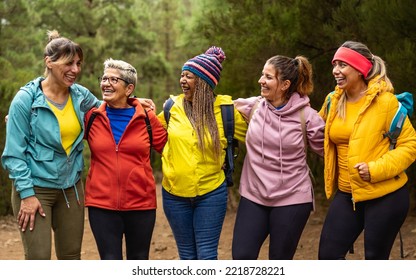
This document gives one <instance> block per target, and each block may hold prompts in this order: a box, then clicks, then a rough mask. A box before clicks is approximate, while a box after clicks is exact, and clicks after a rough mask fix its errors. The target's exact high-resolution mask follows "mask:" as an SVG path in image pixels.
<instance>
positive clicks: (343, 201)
mask: <svg viewBox="0 0 416 280" xmlns="http://www.w3.org/2000/svg"><path fill="white" fill-rule="evenodd" d="M355 208H356V209H355V211H354V210H353V205H352V203H351V194H350V193H345V192H341V191H338V192H337V193H336V194H335V197H334V200H333V201H332V203H331V205H330V206H329V209H328V213H327V216H326V219H325V222H324V225H323V228H322V232H321V238H320V242H319V253H318V258H319V259H320V260H331V259H338V260H339V259H345V256H346V254H347V252H348V250H349V249H350V248H351V246H352V245H353V244H354V242H355V240H356V239H357V238H358V236H359V235H360V234H361V232H362V231H363V230H364V252H365V259H367V260H388V259H389V256H390V251H391V248H392V247H393V244H394V240H395V239H396V236H397V233H398V232H399V230H400V227H401V226H402V224H403V223H404V220H405V219H406V216H407V213H408V210H409V191H408V189H407V187H402V188H400V189H398V190H397V191H395V192H393V193H390V194H387V195H385V196H383V197H380V198H377V199H373V200H368V201H364V202H359V203H356V205H355Z"/></svg>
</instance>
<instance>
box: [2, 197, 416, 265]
mask: <svg viewBox="0 0 416 280" xmlns="http://www.w3.org/2000/svg"><path fill="white" fill-rule="evenodd" d="M158 194H160V190H159V191H158ZM319 201H320V200H319V199H318V202H319ZM158 205H159V208H158V210H157V218H156V226H155V229H154V233H153V240H152V245H151V249H150V259H153V260H177V259H178V254H177V250H176V245H175V241H174V239H173V235H172V231H171V229H170V227H169V224H168V223H167V221H166V218H165V216H164V213H163V209H162V206H161V205H162V202H161V198H160V196H159V197H158ZM326 206H327V205H326V202H321V203H317V209H316V212H314V213H312V214H311V216H310V218H309V221H308V224H307V226H306V228H305V230H304V232H303V235H302V238H301V240H300V242H299V247H298V250H297V252H296V255H295V259H297V260H315V259H316V258H317V248H318V242H319V234H320V231H321V228H322V223H323V220H324V216H325V213H326V211H325V208H326ZM234 219H235V210H228V211H227V215H226V218H225V222H224V227H223V231H222V234H221V239H220V244H219V249H218V252H219V259H220V260H230V259H231V241H232V231H233V226H234ZM401 233H402V237H403V241H404V253H405V259H406V260H416V213H411V214H409V216H408V218H407V219H406V222H405V224H404V225H403V227H402V230H401ZM267 243H268V242H266V243H265V245H264V246H263V248H262V251H261V254H260V257H259V259H267V249H268V248H267ZM399 245H400V242H399V238H397V239H396V242H395V244H394V248H393V250H392V253H391V259H396V260H399V259H401V258H400V246H399ZM362 248H363V242H362V236H360V238H359V239H358V240H357V242H356V243H355V253H354V254H352V255H351V254H349V255H348V256H347V258H348V259H363V254H362V251H363V250H362ZM22 259H23V248H22V244H21V241H20V236H19V232H18V229H17V226H16V223H15V222H14V220H13V219H12V217H2V218H0V260H22ZM82 259H84V260H98V259H99V256H98V253H97V248H96V246H95V241H94V238H93V236H92V233H91V230H90V226H89V223H88V220H87V218H86V219H85V235H84V242H83V247H82Z"/></svg>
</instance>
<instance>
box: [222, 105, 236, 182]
mask: <svg viewBox="0 0 416 280" xmlns="http://www.w3.org/2000/svg"><path fill="white" fill-rule="evenodd" d="M221 116H222V123H223V126H224V134H225V137H226V139H227V148H226V150H225V154H226V156H225V170H224V172H225V177H226V180H227V186H228V187H231V186H233V185H234V182H233V177H232V175H233V172H234V157H236V156H234V144H235V143H234V129H235V127H234V104H224V105H221Z"/></svg>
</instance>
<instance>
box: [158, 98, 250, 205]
mask: <svg viewBox="0 0 416 280" xmlns="http://www.w3.org/2000/svg"><path fill="white" fill-rule="evenodd" d="M171 98H172V99H173V101H174V104H173V106H172V108H171V109H170V119H169V126H168V127H167V124H166V121H165V117H164V114H163V111H162V112H161V113H160V114H159V115H158V118H159V120H160V122H161V123H162V125H163V126H164V127H165V128H166V127H167V130H168V142H167V143H166V145H165V147H164V149H163V153H162V171H163V179H162V186H163V187H164V189H165V190H166V191H168V192H169V193H171V194H173V195H176V196H181V197H195V196H200V195H204V194H206V193H208V192H211V191H213V190H215V189H216V188H218V187H219V186H220V185H221V184H222V183H223V182H224V180H225V175H224V170H223V169H222V167H223V164H224V159H225V150H224V149H225V148H226V147H227V140H226V138H225V135H224V126H223V124H222V117H221V107H220V105H221V104H232V103H233V101H232V99H231V96H228V95H217V96H216V100H215V102H214V114H215V118H216V120H217V125H218V130H219V135H220V144H221V147H222V152H221V157H220V160H215V157H214V152H213V149H210V147H212V143H211V140H209V141H208V143H207V147H208V149H206V153H205V157H203V155H202V152H201V150H200V148H199V147H198V139H197V135H196V132H195V131H194V129H193V127H192V125H191V123H190V121H189V119H188V117H187V116H186V114H185V110H184V108H183V98H184V95H183V94H180V95H178V96H171ZM234 119H235V133H234V137H235V138H236V139H237V140H239V141H241V142H244V141H245V134H246V132H247V123H246V122H245V121H244V119H243V117H242V115H241V114H240V113H239V112H238V111H237V110H235V109H234Z"/></svg>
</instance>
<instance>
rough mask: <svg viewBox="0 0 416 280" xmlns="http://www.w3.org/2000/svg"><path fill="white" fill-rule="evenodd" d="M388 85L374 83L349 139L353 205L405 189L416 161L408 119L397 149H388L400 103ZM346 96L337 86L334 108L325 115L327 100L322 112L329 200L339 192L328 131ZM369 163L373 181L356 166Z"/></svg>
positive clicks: (415, 138) (415, 137)
mask: <svg viewBox="0 0 416 280" xmlns="http://www.w3.org/2000/svg"><path fill="white" fill-rule="evenodd" d="M385 87H386V84H385V82H384V81H383V82H378V83H376V82H375V79H373V80H371V81H370V83H369V85H368V89H369V90H368V92H367V93H366V95H365V96H364V97H363V98H365V99H366V100H365V103H364V105H363V108H362V109H361V111H360V112H359V114H358V117H357V120H356V122H355V124H354V128H353V131H352V133H351V136H350V140H349V148H348V169H349V174H350V183H351V189H352V199H353V203H355V202H360V201H365V200H370V199H375V198H378V197H382V196H384V195H386V194H388V193H391V192H394V191H395V190H397V189H399V188H400V187H402V186H403V185H404V184H405V183H406V182H407V175H406V173H405V170H406V168H408V167H409V166H410V165H411V164H412V163H413V162H414V161H415V159H416V133H415V130H414V128H413V126H412V124H411V122H410V120H409V118H408V117H406V120H405V122H404V125H403V129H402V132H401V134H400V136H399V137H398V139H397V144H396V148H395V149H394V150H389V139H388V138H387V137H383V135H384V133H386V132H388V130H389V127H390V123H391V121H392V119H393V117H394V115H395V113H396V111H397V108H398V101H397V98H396V97H395V96H394V94H392V93H390V92H384V90H383V89H384V88H385ZM342 94H343V92H342V90H341V89H339V88H338V87H336V88H335V92H334V94H333V95H332V97H331V106H330V109H329V112H328V113H326V108H327V99H328V96H327V97H326V99H325V102H324V104H323V106H322V108H321V110H320V112H319V114H320V115H321V116H322V118H323V119H324V120H326V126H325V140H324V163H325V167H324V181H325V193H326V197H327V198H328V199H329V198H331V197H332V196H333V195H334V194H335V191H336V190H337V180H338V178H337V152H336V147H335V144H334V143H332V142H331V140H330V139H329V130H330V127H331V125H332V123H333V120H334V117H335V111H336V107H337V104H338V101H339V99H340V97H341V95H342ZM359 162H366V163H367V164H368V167H369V171H370V176H371V182H366V181H363V180H362V179H361V177H360V175H359V174H358V170H357V169H355V168H354V166H355V165H356V164H357V163H359Z"/></svg>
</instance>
